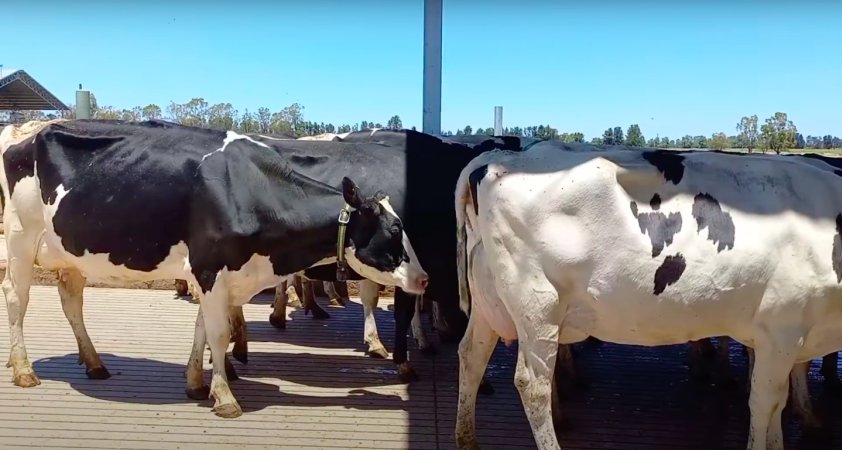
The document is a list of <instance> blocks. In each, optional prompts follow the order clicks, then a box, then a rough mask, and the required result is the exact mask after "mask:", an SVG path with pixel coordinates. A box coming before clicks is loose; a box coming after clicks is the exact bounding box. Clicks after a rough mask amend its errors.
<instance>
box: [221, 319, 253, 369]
mask: <svg viewBox="0 0 842 450" xmlns="http://www.w3.org/2000/svg"><path fill="white" fill-rule="evenodd" d="M231 340H233V341H234V349H233V350H232V351H231V355H232V356H234V359H236V360H237V361H239V362H241V363H243V364H248V362H249V340H248V329H247V328H246V318H245V316H244V315H243V307H242V306H232V307H231ZM226 363H227V364H228V365H230V364H231V362H230V361H228V360H227V358H226ZM231 370H232V372H233V370H234V366H231ZM228 378H232V377H231V374H230V373H229V375H228Z"/></svg>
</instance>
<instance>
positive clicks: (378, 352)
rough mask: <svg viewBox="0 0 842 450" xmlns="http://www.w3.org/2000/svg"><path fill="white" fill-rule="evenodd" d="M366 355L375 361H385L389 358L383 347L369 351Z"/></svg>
mask: <svg viewBox="0 0 842 450" xmlns="http://www.w3.org/2000/svg"><path fill="white" fill-rule="evenodd" d="M366 354H367V355H368V356H370V357H372V358H375V359H386V358H388V357H389V352H387V351H386V348H385V347H380V348H376V349H373V350H372V349H369V350H368V352H366Z"/></svg>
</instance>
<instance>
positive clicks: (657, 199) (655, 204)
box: [649, 194, 661, 211]
mask: <svg viewBox="0 0 842 450" xmlns="http://www.w3.org/2000/svg"><path fill="white" fill-rule="evenodd" d="M649 206H651V207H652V209H654V210H655V211H657V210H659V209H661V196H660V195H658V194H655V195H653V196H652V200H649Z"/></svg>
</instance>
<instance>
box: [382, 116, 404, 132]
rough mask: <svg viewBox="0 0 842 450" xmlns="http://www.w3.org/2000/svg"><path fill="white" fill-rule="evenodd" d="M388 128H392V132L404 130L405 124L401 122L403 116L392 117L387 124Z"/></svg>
mask: <svg viewBox="0 0 842 450" xmlns="http://www.w3.org/2000/svg"><path fill="white" fill-rule="evenodd" d="M386 128H390V129H392V130H400V129H401V128H403V122H401V116H398V115H394V116H392V117H391V118H390V119H389V121H388V122H386Z"/></svg>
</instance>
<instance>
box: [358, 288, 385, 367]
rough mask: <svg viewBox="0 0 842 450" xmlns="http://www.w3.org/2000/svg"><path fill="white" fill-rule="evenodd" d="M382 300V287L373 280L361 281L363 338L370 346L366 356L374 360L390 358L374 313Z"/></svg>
mask: <svg viewBox="0 0 842 450" xmlns="http://www.w3.org/2000/svg"><path fill="white" fill-rule="evenodd" d="M379 299H380V285H379V284H377V283H375V282H373V281H371V280H360V300H361V301H362V304H363V317H364V322H363V338H364V340H365V343H366V344H368V351H367V352H366V354H368V356H371V357H372V358H383V359H386V358H388V357H389V352H388V351H386V347H385V346H384V345H383V343H382V342H380V334H379V333H377V321H376V320H375V318H374V311H375V310H376V309H377V302H378V300H379Z"/></svg>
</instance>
